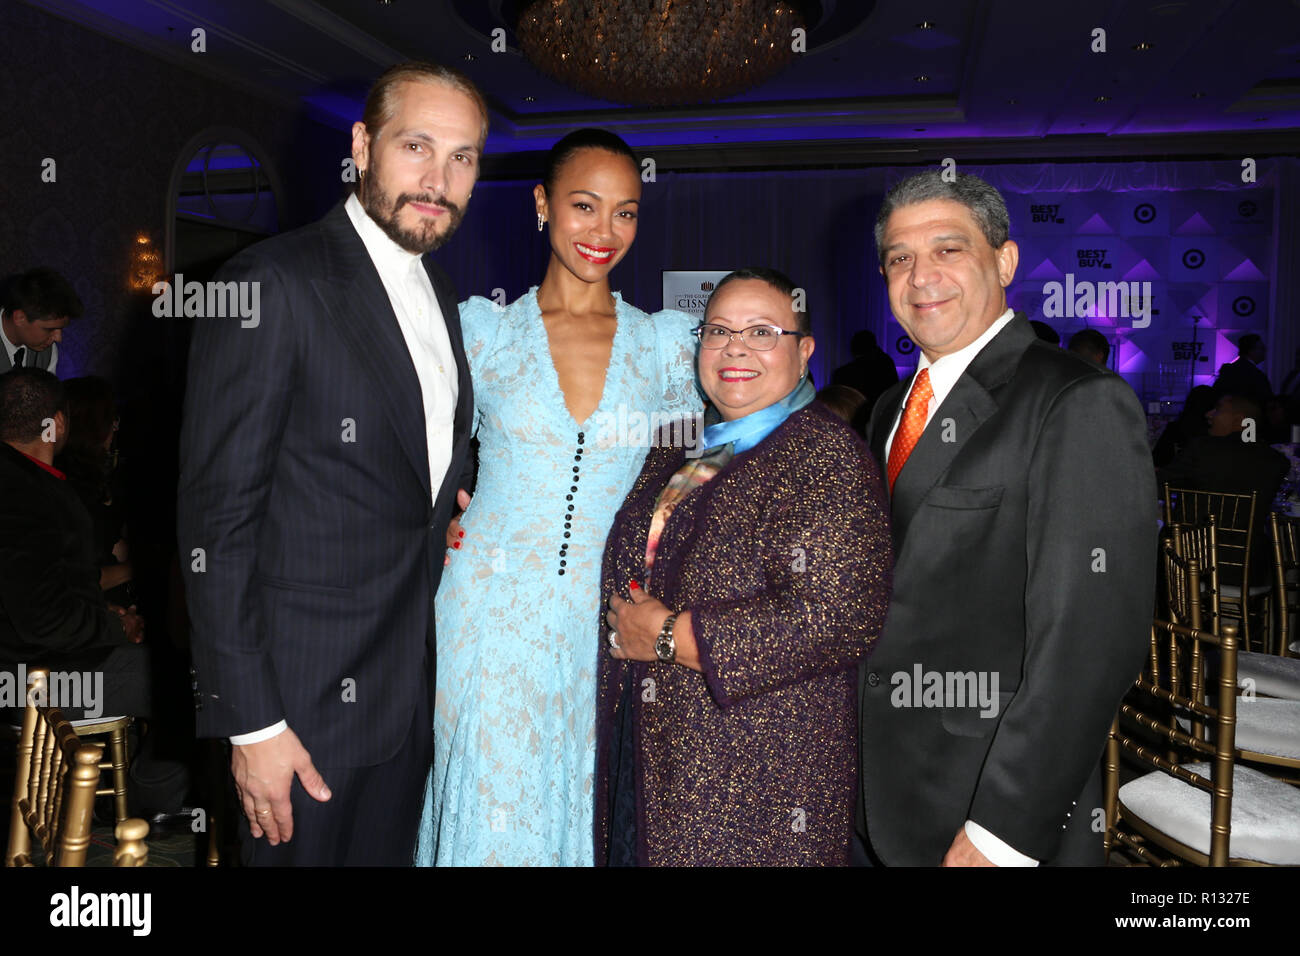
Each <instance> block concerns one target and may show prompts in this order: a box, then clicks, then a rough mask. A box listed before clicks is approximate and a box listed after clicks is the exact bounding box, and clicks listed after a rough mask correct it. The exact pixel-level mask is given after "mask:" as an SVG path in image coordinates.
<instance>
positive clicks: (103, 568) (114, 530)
mask: <svg viewBox="0 0 1300 956" xmlns="http://www.w3.org/2000/svg"><path fill="white" fill-rule="evenodd" d="M63 388H64V392H65V394H66V395H67V401H68V426H69V427H68V440H67V442H65V443H64V445H63V448H62V450H61V451H60V452H59V454H58V455H57V456H55V459H54V464H55V465H56V466H57V467H58V468H59V469H60V470H62V471H63V473H64V474H66V475H67V476H68V484H69V485H70V486H71V487H72V489H73V490H74V491H76V493H77V496H78V497H79V498H81V503H82V504H83V505H85V506H86V511H87V512H88V513H89V514H90V518H91V522H92V524H93V526H94V548H95V556H96V561H97V562H98V564H99V566H100V581H99V583H100V587H101V588H103V589H104V591H105V592H107V593H108V596H109V599H110V600H113V601H115V603H118V604H125V605H130V604H132V603H133V601H132V600H131V595H130V594H129V593H128V592H129V590H130V589H129V587H127V585H128V582H130V580H131V562H130V561H129V560H128V557H127V548H126V541H125V539H124V538H123V525H124V524H125V521H126V518H125V514H126V509H125V507H124V505H123V502H122V500H121V496H120V493H119V489H120V486H119V482H118V474H117V467H116V465H117V461H116V457H115V456H114V455H113V451H112V448H113V439H114V437H115V436H116V434H117V408H116V405H115V403H114V401H113V386H112V385H111V384H109V382H108V380H107V379H103V378H98V377H95V376H90V375H87V376H83V377H81V378H70V379H68V380H67V381H65V382H64V383H63Z"/></svg>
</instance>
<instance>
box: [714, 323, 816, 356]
mask: <svg viewBox="0 0 1300 956" xmlns="http://www.w3.org/2000/svg"><path fill="white" fill-rule="evenodd" d="M692 331H693V332H694V333H695V337H696V338H697V339H699V340H700V347H701V348H706V349H721V348H726V347H727V344H728V343H729V342H731V340H732V339H733V338H734V337H735V336H737V335H739V336H740V341H741V342H742V343H743V344H744V346H745V347H746V348H749V349H753V350H754V351H755V352H768V351H771V350H772V349H774V348H776V344H777V343H778V342H780V341H781V336H783V335H793V336H796V337H798V336H801V335H807V334H808V333H807V332H791V331H789V330H788V329H783V328H781V327H780V326H776V325H751V326H750V327H749V328H747V329H744V330H743V331H740V332H733V331H731V329H728V328H724V327H723V326H721V325H712V324H705V325H701V326H700V327H699V328H697V329H693V330H692Z"/></svg>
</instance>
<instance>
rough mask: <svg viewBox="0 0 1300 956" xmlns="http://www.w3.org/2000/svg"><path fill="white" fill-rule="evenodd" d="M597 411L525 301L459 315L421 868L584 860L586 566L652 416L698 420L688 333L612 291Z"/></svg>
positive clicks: (592, 647) (593, 633)
mask: <svg viewBox="0 0 1300 956" xmlns="http://www.w3.org/2000/svg"><path fill="white" fill-rule="evenodd" d="M614 299H615V310H616V314H617V317H618V325H617V329H616V331H615V334H614V342H613V349H612V352H611V354H610V360H609V371H608V373H607V375H606V379H605V390H604V393H603V394H602V396H601V399H600V404H599V405H598V406H597V407H596V410H595V411H594V412H593V413H592V415H591V417H590V418H588V419H587V421H585V422H583V423H581V424H579V423H578V422H575V421H574V420H573V417H572V416H571V415H570V414H569V412H568V409H567V408H566V406H565V404H564V396H563V394H562V393H561V391H560V383H559V378H558V376H557V375H556V372H555V366H554V364H553V363H552V362H551V353H550V350H549V349H548V347H547V338H546V329H545V327H544V325H543V324H542V314H541V310H540V309H539V308H538V306H537V290H536V288H533V289H531V290H529V292H528V293H527V294H526V295H524V296H522V297H521V298H519V299H518V300H516V301H515V302H514V303H512V304H511V305H509V306H507V307H502V306H498V305H496V304H495V303H493V302H491V301H489V300H487V299H483V298H478V297H475V298H472V299H470V300H468V301H467V302H465V303H463V304H462V305H461V307H460V316H461V327H462V329H463V331H464V337H465V353H466V355H467V356H468V358H469V363H470V369H471V371H472V373H473V376H474V401H475V406H476V409H477V411H476V417H477V430H478V439H479V475H478V487H477V490H476V491H475V494H474V500H473V502H472V503H471V504H470V507H469V509H468V510H467V511H466V512H465V515H464V516H463V517H462V519H461V526H462V528H463V529H464V531H465V538H464V545H463V547H462V549H461V550H458V551H453V552H452V560H451V564H450V566H449V567H448V568H447V569H446V573H445V574H444V576H443V579H442V584H441V586H440V587H439V589H438V597H437V602H436V604H437V620H438V631H437V635H438V676H437V699H436V704H435V715H434V756H433V770H432V773H431V775H430V779H429V788H428V791H427V794H426V800H425V814H424V821H423V823H422V824H421V828H420V842H419V848H418V850H417V851H416V863H417V864H419V865H424V866H428V865H434V864H436V865H438V866H449V865H470V866H479V865H505V866H521V865H541V866H590V865H591V863H592V810H593V806H592V800H593V793H594V790H593V786H592V778H593V775H594V773H595V713H596V664H597V654H598V653H599V650H600V649H599V647H598V644H597V641H598V627H599V625H600V620H601V611H602V609H601V608H600V606H599V605H600V564H601V557H602V555H603V553H604V549H605V538H606V535H607V534H608V532H609V527H610V524H611V523H612V522H613V520H614V514H615V512H616V511H617V510H618V508H619V506H620V505H621V504H622V502H623V498H624V496H625V495H626V494H627V491H628V489H629V488H630V487H631V486H632V482H633V481H634V480H635V479H636V476H637V474H638V473H639V471H640V468H641V464H642V462H643V461H644V459H645V456H646V452H647V450H648V448H649V444H650V442H651V441H652V440H653V438H652V436H653V435H654V434H655V433H656V432H657V430H658V426H659V425H661V424H663V423H664V422H667V421H670V420H673V419H679V418H681V417H683V416H687V415H694V414H696V413H698V412H699V411H700V400H699V397H698V392H697V390H696V386H695V365H694V354H695V349H694V346H695V339H694V337H693V336H691V335H690V330H691V329H692V328H694V327H695V326H696V325H697V324H698V323H697V321H696V320H695V319H694V318H693V317H691V316H689V315H686V314H685V313H682V312H676V311H664V312H658V313H655V314H654V315H647V314H646V313H644V312H642V311H641V310H639V309H637V308H635V307H633V306H631V305H628V304H627V303H626V302H624V301H623V300H622V298H621V297H619V295H618V293H617V292H616V293H614Z"/></svg>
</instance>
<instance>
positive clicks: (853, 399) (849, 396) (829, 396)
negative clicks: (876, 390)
mask: <svg viewBox="0 0 1300 956" xmlns="http://www.w3.org/2000/svg"><path fill="white" fill-rule="evenodd" d="M817 401H819V402H821V403H822V404H823V405H825V406H826V407H827V408H829V409H830V410H831V411H832V412H834V413H835V414H836V415H837V416H838V417H839V419H840V420H841V421H845V422H848V423H849V425H850V426H851V427H852V428H853V430H854V431H855V432H857V433H858V437H859V438H861V437H862V431H861V428H860V425H861V423H862V422H863V421H864V420H865V418H866V416H867V415H869V414H870V413H871V409H870V407H869V406H868V405H867V401H866V399H865V398H863V397H862V393H861V392H859V391H858V390H857V389H855V388H850V387H849V386H847V385H827V386H826V387H825V388H823V389H821V390H820V391H819V392H818V393H817Z"/></svg>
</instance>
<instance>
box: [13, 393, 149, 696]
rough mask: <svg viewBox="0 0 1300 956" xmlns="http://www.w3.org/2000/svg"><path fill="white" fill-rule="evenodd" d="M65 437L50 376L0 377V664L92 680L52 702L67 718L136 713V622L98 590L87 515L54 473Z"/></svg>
mask: <svg viewBox="0 0 1300 956" xmlns="http://www.w3.org/2000/svg"><path fill="white" fill-rule="evenodd" d="M66 434H67V413H66V409H65V402H64V396H63V385H62V383H60V382H59V380H58V379H57V378H55V377H54V376H53V375H52V374H50V373H49V372H47V371H45V370H44V369H38V368H15V369H12V370H10V371H9V372H6V373H5V374H3V375H0V667H3V668H4V669H6V670H8V671H9V672H10V673H11V674H17V673H18V672H19V671H18V667H19V665H25V666H27V667H32V666H36V665H40V666H43V667H48V668H50V669H51V670H54V671H62V672H76V673H79V674H84V673H91V674H92V675H98V677H99V679H100V680H99V683H100V687H99V690H98V691H96V692H95V693H94V694H93V695H85V696H83V699H82V700H80V701H52V703H54V704H55V705H56V706H59V707H60V708H61V709H62V710H63V712H64V714H65V716H67V717H69V718H71V719H74V720H75V719H79V718H81V717H105V716H118V715H124V714H128V715H131V716H145V715H148V714H149V711H150V696H149V660H148V656H147V653H146V651H145V648H144V646H143V645H142V644H141V643H140V641H142V640H143V638H144V624H143V621H141V619H140V617H139V616H138V615H137V614H135V613H134V611H127V610H125V609H124V608H120V607H115V606H113V605H110V604H109V603H108V602H107V601H105V600H104V593H103V591H101V590H100V588H99V564H98V562H97V561H96V560H95V549H94V544H93V542H94V536H93V534H92V533H91V521H90V515H89V514H88V513H87V512H86V508H85V506H84V505H83V504H82V503H81V499H80V498H78V497H77V494H76V492H75V491H73V489H72V488H70V487H69V486H68V483H67V481H66V480H65V478H64V475H63V473H62V472H61V471H59V470H58V469H57V468H55V467H54V455H55V452H56V451H58V450H59V448H60V447H61V446H62V444H63V440H64V437H65V436H66ZM93 680H94V678H93V677H92V681H93ZM20 690H21V689H20ZM90 696H96V697H98V699H95V700H91V699H89V698H90ZM15 703H16V704H18V705H19V706H21V701H20V700H19V701H15Z"/></svg>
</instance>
